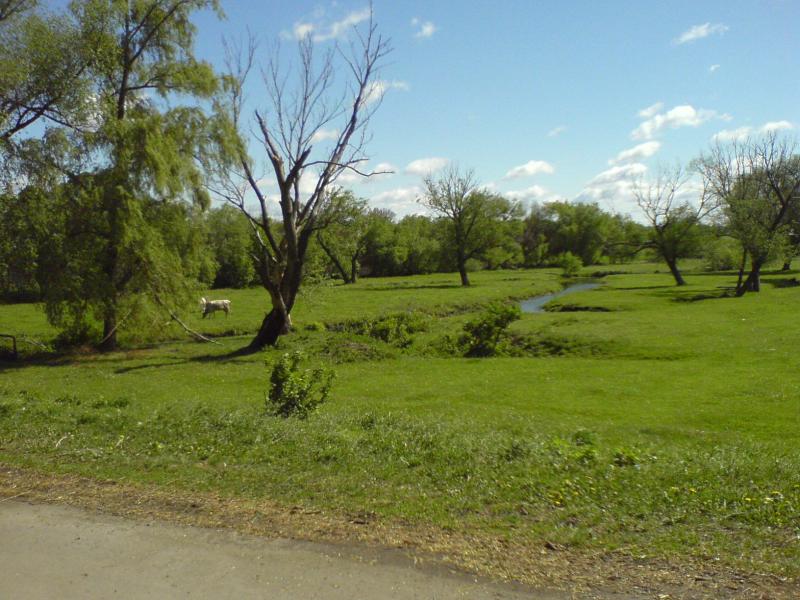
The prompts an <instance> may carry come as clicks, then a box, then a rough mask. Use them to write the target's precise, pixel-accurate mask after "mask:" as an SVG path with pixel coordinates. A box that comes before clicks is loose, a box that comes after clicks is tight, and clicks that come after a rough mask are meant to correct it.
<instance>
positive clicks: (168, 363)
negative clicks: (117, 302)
mask: <svg viewBox="0 0 800 600" xmlns="http://www.w3.org/2000/svg"><path fill="white" fill-rule="evenodd" d="M259 352H260V351H259V350H254V349H252V348H250V347H249V346H245V347H243V348H237V349H236V350H232V351H230V352H225V353H223V354H199V355H197V356H187V357H185V358H179V359H174V360H164V361H162V362H158V363H149V364H143V365H134V366H131V367H119V368H118V369H115V370H114V373H116V374H119V375H122V374H125V373H130V372H133V371H143V370H145V369H158V368H161V367H176V366H180V365H188V364H191V363H225V362H242V363H243V362H250V361H246V360H241V359H243V358H246V357H250V356H253V355H254V354H258V353H259Z"/></svg>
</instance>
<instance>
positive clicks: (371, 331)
mask: <svg viewBox="0 0 800 600" xmlns="http://www.w3.org/2000/svg"><path fill="white" fill-rule="evenodd" d="M428 320H429V317H428V316H427V315H425V314H423V313H421V312H418V311H408V312H399V313H392V314H388V315H383V316H381V317H378V318H377V319H356V320H352V321H346V322H344V323H340V324H337V325H335V326H334V327H332V329H333V330H334V331H345V332H349V333H355V334H358V335H368V336H370V337H373V338H375V339H378V340H381V341H383V342H386V343H387V344H391V345H393V346H397V347H399V348H407V347H408V346H410V345H411V342H412V341H413V337H412V334H414V333H417V332H419V331H425V330H426V329H427V328H428Z"/></svg>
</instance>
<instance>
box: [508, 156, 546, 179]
mask: <svg viewBox="0 0 800 600" xmlns="http://www.w3.org/2000/svg"><path fill="white" fill-rule="evenodd" d="M554 172H555V168H554V167H553V165H551V164H550V163H549V162H547V161H545V160H529V161H528V162H526V163H525V164H524V165H519V166H518V167H514V168H513V169H511V170H510V171H509V172H508V173H506V175H505V177H504V179H518V178H520V177H532V176H534V175H538V174H539V173H546V174H550V173H554Z"/></svg>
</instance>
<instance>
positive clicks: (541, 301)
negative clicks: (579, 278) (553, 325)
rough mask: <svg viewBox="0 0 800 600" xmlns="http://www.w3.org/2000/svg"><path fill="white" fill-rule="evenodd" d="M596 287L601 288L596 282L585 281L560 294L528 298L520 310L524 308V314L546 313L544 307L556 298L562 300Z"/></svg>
mask: <svg viewBox="0 0 800 600" xmlns="http://www.w3.org/2000/svg"><path fill="white" fill-rule="evenodd" d="M596 287H600V284H599V283H598V282H596V281H583V282H580V283H573V284H572V285H568V286H567V287H565V288H564V289H563V290H561V291H560V292H554V293H552V294H545V295H543V296H534V297H533V298H528V299H527V300H523V301H522V302H521V303H520V308H522V312H524V313H539V312H544V308H543V307H544V305H545V304H547V303H548V302H550V300H554V299H555V298H560V297H561V296H566V295H567V294H572V293H573V292H584V291H586V290H593V289H595V288H596Z"/></svg>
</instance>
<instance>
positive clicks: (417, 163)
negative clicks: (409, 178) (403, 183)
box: [404, 156, 450, 177]
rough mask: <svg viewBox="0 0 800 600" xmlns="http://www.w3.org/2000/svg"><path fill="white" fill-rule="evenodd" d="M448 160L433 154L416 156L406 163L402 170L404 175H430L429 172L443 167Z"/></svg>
mask: <svg viewBox="0 0 800 600" xmlns="http://www.w3.org/2000/svg"><path fill="white" fill-rule="evenodd" d="M449 162H450V161H449V160H448V159H446V158H441V157H438V156H434V157H431V158H418V159H417V160H412V161H411V162H410V163H408V164H407V165H406V168H405V169H404V172H405V173H406V175H421V176H423V177H424V176H425V175H430V174H431V173H433V172H435V171H438V170H440V169H443V168H444V167H446V166H447V164H448V163H449Z"/></svg>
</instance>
